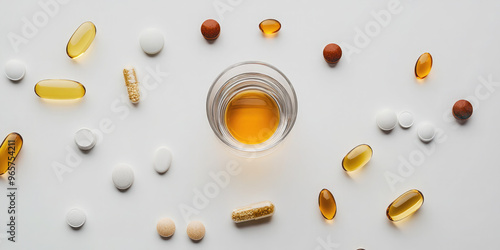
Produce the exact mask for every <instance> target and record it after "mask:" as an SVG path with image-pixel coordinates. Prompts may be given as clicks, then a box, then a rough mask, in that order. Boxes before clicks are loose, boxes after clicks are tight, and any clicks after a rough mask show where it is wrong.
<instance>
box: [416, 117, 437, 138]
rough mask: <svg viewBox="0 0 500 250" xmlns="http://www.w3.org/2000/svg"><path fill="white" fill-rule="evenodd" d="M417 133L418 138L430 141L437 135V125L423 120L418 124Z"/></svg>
mask: <svg viewBox="0 0 500 250" xmlns="http://www.w3.org/2000/svg"><path fill="white" fill-rule="evenodd" d="M417 134H418V138H420V140H422V141H423V142H430V141H432V140H433V139H434V136H435V135H436V127H434V125H432V124H431V123H429V122H423V123H421V124H418V128H417Z"/></svg>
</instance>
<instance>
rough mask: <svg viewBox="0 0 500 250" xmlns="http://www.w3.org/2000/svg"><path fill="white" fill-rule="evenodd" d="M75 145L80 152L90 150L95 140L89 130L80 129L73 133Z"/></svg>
mask: <svg viewBox="0 0 500 250" xmlns="http://www.w3.org/2000/svg"><path fill="white" fill-rule="evenodd" d="M75 143H76V145H77V146H78V148H80V149H81V150H91V149H92V148H93V147H94V146H95V144H96V143H97V138H96V136H95V134H94V133H93V132H92V131H91V130H90V129H88V128H81V129H80V130H78V131H76V133H75Z"/></svg>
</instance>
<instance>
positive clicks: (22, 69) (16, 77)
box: [5, 59, 26, 82]
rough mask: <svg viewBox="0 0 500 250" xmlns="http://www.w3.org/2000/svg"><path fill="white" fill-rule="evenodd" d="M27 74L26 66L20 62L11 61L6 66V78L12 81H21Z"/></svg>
mask: <svg viewBox="0 0 500 250" xmlns="http://www.w3.org/2000/svg"><path fill="white" fill-rule="evenodd" d="M24 74H26V65H25V64H24V62H22V61H19V60H15V59H12V60H9V61H7V63H6V64H5V76H7V78H8V79H9V80H11V81H15V82H16V81H20V80H21V79H23V77H24Z"/></svg>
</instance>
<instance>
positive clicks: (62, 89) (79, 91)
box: [35, 79, 86, 100]
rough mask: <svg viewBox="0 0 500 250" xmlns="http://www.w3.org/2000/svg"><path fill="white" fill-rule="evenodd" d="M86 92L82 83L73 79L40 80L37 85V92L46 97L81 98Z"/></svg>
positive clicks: (56, 98)
mask: <svg viewBox="0 0 500 250" xmlns="http://www.w3.org/2000/svg"><path fill="white" fill-rule="evenodd" d="M85 92H86V90H85V87H84V86H83V85H82V84H81V83H79V82H76V81H72V80H63V79H49V80H42V81H39V82H38V83H37V84H36V85H35V93H36V94H37V95H38V96H39V97H41V98H44V99H53V100H73V99H80V98H82V97H83V96H84V95H85Z"/></svg>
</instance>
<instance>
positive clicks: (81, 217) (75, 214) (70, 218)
mask: <svg viewBox="0 0 500 250" xmlns="http://www.w3.org/2000/svg"><path fill="white" fill-rule="evenodd" d="M86 219H87V216H86V215H85V212H83V211H82V210H81V209H79V208H72V209H71V210H69V211H68V213H67V214H66V222H67V223H68V225H69V226H70V227H72V228H79V227H81V226H83V224H85V220H86Z"/></svg>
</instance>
